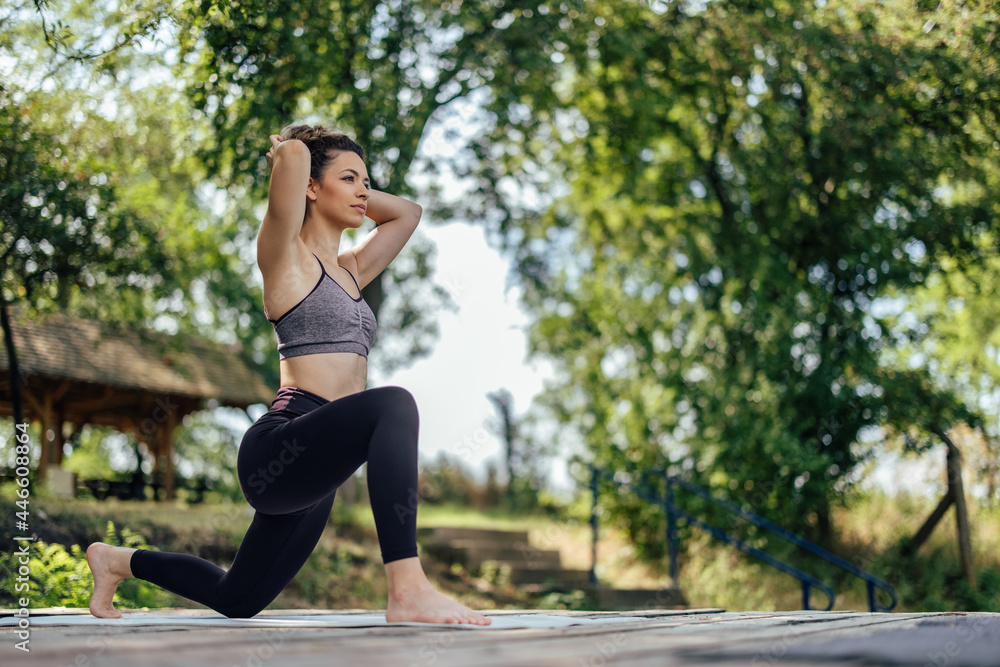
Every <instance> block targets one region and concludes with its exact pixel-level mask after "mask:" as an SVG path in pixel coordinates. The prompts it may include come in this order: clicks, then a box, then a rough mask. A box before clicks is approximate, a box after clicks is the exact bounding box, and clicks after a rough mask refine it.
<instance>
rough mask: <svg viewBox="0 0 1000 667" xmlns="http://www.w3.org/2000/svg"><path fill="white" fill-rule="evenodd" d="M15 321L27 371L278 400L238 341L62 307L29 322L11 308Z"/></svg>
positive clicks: (2, 350) (3, 354) (224, 401)
mask: <svg viewBox="0 0 1000 667" xmlns="http://www.w3.org/2000/svg"><path fill="white" fill-rule="evenodd" d="M10 321H11V330H12V333H13V338H14V345H15V347H16V349H17V355H18V356H17V362H18V369H19V370H20V372H21V374H22V375H27V374H37V375H42V376H46V377H52V378H67V379H72V380H80V381H84V382H93V383H97V384H100V385H111V386H116V387H125V388H134V389H141V390H146V391H153V392H159V393H170V394H177V395H186V396H193V397H201V398H207V399H215V400H217V401H218V402H219V403H220V404H221V405H240V406H246V405H251V404H253V403H265V404H268V403H270V402H271V401H272V400H273V399H274V391H275V390H273V389H271V388H270V387H269V386H268V385H266V384H265V383H264V381H263V379H262V378H261V377H260V375H259V374H258V373H257V372H256V371H255V370H254V369H253V368H251V367H249V366H247V364H246V363H244V361H243V360H242V359H241V358H240V357H239V354H238V347H236V346H230V345H224V344H220V343H215V342H212V341H208V340H206V339H204V338H201V337H199V336H191V335H185V336H172V335H170V334H168V333H164V332H161V331H153V330H148V329H138V328H131V329H124V328H117V327H112V326H109V325H106V324H104V323H101V322H96V321H93V320H85V319H80V318H76V317H71V316H68V315H65V314H62V313H53V314H49V315H44V316H41V317H39V319H37V320H31V321H29V320H26V319H25V318H23V317H19V316H18V311H17V309H11V310H10ZM2 340H3V336H2V332H0V341H2ZM9 369H10V365H9V362H8V358H7V350H6V346H5V345H2V344H0V370H4V371H9Z"/></svg>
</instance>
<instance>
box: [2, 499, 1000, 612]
mask: <svg viewBox="0 0 1000 667" xmlns="http://www.w3.org/2000/svg"><path fill="white" fill-rule="evenodd" d="M583 495H586V494H583ZM0 498H3V501H4V502H5V503H9V502H11V497H10V496H9V490H5V489H0ZM935 502H936V501H935V499H921V498H913V497H900V498H886V497H884V496H881V495H877V494H869V495H863V494H856V495H854V496H852V497H851V499H850V502H849V503H848V504H847V505H846V506H845V507H844V508H841V509H839V510H837V512H836V514H835V517H834V518H835V525H836V526H837V528H838V530H839V533H838V535H837V544H836V545H835V547H834V549H833V551H834V552H835V553H837V554H838V555H840V556H841V557H844V558H846V559H847V560H849V561H852V562H857V563H858V564H859V565H861V566H862V567H863V568H865V569H867V570H869V571H871V572H872V573H873V574H875V575H877V576H880V577H882V578H884V579H886V580H887V581H889V582H890V583H891V584H893V585H894V586H895V587H896V589H897V591H898V593H899V598H900V599H899V606H898V607H897V608H896V611H946V610H965V611H973V610H987V611H1000V607H998V602H997V600H996V596H995V594H994V592H995V591H996V590H997V588H998V586H1000V581H998V579H1000V508H998V507H993V508H985V507H979V506H976V505H972V506H970V520H971V522H972V526H973V548H974V551H975V562H976V567H977V575H978V579H979V582H978V583H979V587H978V590H977V591H973V590H971V589H970V588H969V587H968V585H967V584H966V583H965V582H964V580H963V579H962V577H961V573H960V571H959V568H958V558H957V547H956V546H955V528H954V516H953V512H949V513H948V514H946V515H945V518H944V519H943V520H942V522H941V523H940V524H939V525H938V527H937V529H936V531H935V532H934V534H933V535H932V537H931V539H930V540H929V541H928V543H927V544H925V545H924V546H923V547H922V548H921V550H920V551H919V552H918V553H917V555H916V556H915V557H913V558H911V559H905V558H903V557H901V556H900V555H899V554H898V549H897V546H898V544H899V543H900V541H901V540H902V539H903V538H905V537H907V536H911V535H913V534H914V533H915V532H916V530H917V528H918V527H919V526H920V524H921V523H922V522H923V520H924V519H925V518H926V516H927V515H928V514H929V513H930V511H931V510H932V509H933V506H934V503H935ZM32 512H33V518H34V522H33V524H32V528H33V529H36V528H39V529H41V532H40V536H45V537H42V539H44V540H46V541H47V542H48V543H50V544H51V543H59V544H62V545H63V547H64V549H63V551H64V552H65V554H66V555H65V557H64V556H63V555H62V554H60V553H48V554H47V555H46V556H45V558H40V560H39V563H38V564H37V565H36V567H37V568H39V569H40V570H41V571H44V572H48V571H51V574H50V575H46V576H50V578H51V579H52V582H55V584H52V583H50V584H49V585H48V586H47V588H46V589H45V590H46V596H47V597H46V601H47V602H48V603H52V604H66V605H67V606H80V601H81V600H82V599H83V598H82V597H81V595H82V593H81V591H82V590H84V589H87V586H92V581H89V571H88V570H87V569H86V567H85V563H84V565H83V568H82V569H81V568H80V567H79V566H80V563H79V558H80V557H81V556H82V552H81V551H76V552H74V550H73V545H74V544H76V545H77V546H78V547H80V548H83V549H85V548H86V546H87V545H88V544H89V543H90V542H92V541H96V540H102V541H105V542H107V541H109V539H108V538H106V535H107V529H108V522H109V521H111V522H113V525H114V528H115V533H114V535H115V538H114V539H122V540H124V539H127V538H128V539H131V538H130V537H129V536H138V537H139V539H142V540H144V541H145V542H146V543H147V544H148V545H149V546H150V547H152V548H157V549H160V550H162V551H177V552H182V553H191V554H194V555H197V556H200V557H203V558H207V559H208V560H212V561H213V562H216V563H217V564H219V565H220V566H221V567H223V568H228V567H229V565H230V564H231V560H232V555H233V554H234V553H235V550H236V548H237V546H238V544H239V541H240V540H241V539H242V536H243V534H244V532H245V531H246V528H247V526H249V524H250V520H251V519H252V516H253V510H252V509H250V508H249V507H248V506H247V505H245V504H244V505H239V504H232V505H191V506H189V505H186V504H185V503H183V502H176V503H158V504H157V503H131V502H123V501H117V500H108V501H104V502H97V501H94V500H66V499H58V498H35V499H34V501H33V504H32ZM589 512H590V510H589V499H587V498H583V497H582V496H581V498H580V499H579V500H578V501H577V502H576V503H575V504H574V505H572V506H571V507H569V508H566V509H565V511H564V512H563V514H562V515H561V516H558V517H552V516H548V515H545V514H541V513H540V514H536V515H528V516H516V515H511V514H509V513H506V512H503V511H501V510H499V509H494V510H489V511H483V510H478V509H475V508H473V507H468V506H461V505H454V504H451V505H429V504H426V503H424V504H421V505H420V506H419V508H418V511H417V523H418V527H428V526H461V527H480V528H497V529H504V530H525V531H527V532H528V535H529V541H530V543H531V544H532V545H533V546H535V547H537V548H540V549H558V550H559V552H560V555H561V560H562V564H563V566H564V567H569V568H574V569H588V568H589V567H590V565H591V529H590V526H589V524H588V521H589ZM43 514H44V515H45V516H46V517H48V518H47V519H45V520H43V519H42V518H41V517H42V515H43ZM682 534H684V535H685V540H684V542H683V545H682V546H683V551H682V557H681V559H680V581H679V583H680V587H681V589H682V591H683V592H684V594H685V596H686V597H687V599H688V601H689V604H690V606H691V607H721V608H724V609H727V610H729V611H744V610H761V611H773V610H784V609H800V608H801V587H800V584H799V582H798V581H797V580H795V579H793V578H791V577H789V576H787V575H785V574H783V573H781V572H779V571H777V570H774V569H773V568H770V567H768V566H766V565H764V564H762V563H759V562H758V561H756V560H755V559H753V558H751V557H749V556H746V555H745V554H742V552H739V551H738V550H736V549H735V548H733V547H730V546H728V545H725V544H722V543H719V542H717V541H715V540H714V539H712V538H711V537H710V536H708V535H707V534H704V533H701V532H700V531H685V532H683V533H682ZM599 535H600V540H599V542H598V554H597V556H598V562H597V575H598V578H599V580H600V581H601V582H602V583H603V584H606V585H609V586H613V587H616V588H646V589H653V588H661V587H666V586H669V585H670V583H671V582H670V580H669V577H668V576H667V572H668V563H667V560H666V558H664V559H662V560H660V561H658V562H652V563H649V562H641V561H640V560H639V559H638V558H637V557H636V554H635V550H634V549H633V547H632V546H631V545H630V544H629V541H628V539H627V536H626V534H625V532H624V531H623V530H622V529H621V528H619V527H616V526H612V525H608V524H607V523H602V524H601V526H600V532H599ZM39 553H41V552H39ZM789 553H790V554H791V556H792V557H793V558H794V564H795V565H796V566H799V567H801V568H802V569H804V570H806V571H807V572H809V573H811V574H814V575H815V576H817V577H819V578H820V579H821V580H823V581H827V582H829V583H833V584H834V588H835V590H836V591H837V593H838V598H837V602H836V605H835V607H834V609H836V610H850V609H853V610H867V608H868V605H867V597H866V591H865V587H864V584H863V582H861V581H860V580H858V579H856V578H853V577H850V576H847V575H845V574H843V573H842V572H841V571H839V570H836V569H832V568H829V567H827V566H826V565H825V562H824V561H822V560H820V559H818V558H816V557H814V556H811V555H808V554H803V553H794V550H789ZM74 554H76V558H77V561H78V562H77V563H76V564H74V563H73V562H72V560H73V556H74ZM422 562H423V564H424V569H425V571H427V574H428V577H429V578H430V579H431V580H432V582H434V584H435V586H437V587H438V588H439V589H440V590H442V591H444V592H446V593H447V594H448V595H450V596H451V597H453V598H455V599H458V600H459V601H461V602H462V603H463V604H467V605H469V606H472V607H473V608H477V609H493V608H525V607H532V606H535V607H538V608H586V604H587V603H586V601H585V600H582V599H579V596H578V597H577V598H574V597H573V596H572V595H553V596H548V597H546V598H543V599H535V598H534V597H532V596H529V595H526V594H524V593H523V592H521V591H519V590H518V589H517V587H514V586H510V585H509V584H508V583H506V581H505V579H504V573H503V572H502V570H497V569H496V568H489V567H484V568H483V570H482V571H473V572H469V571H466V570H464V569H463V568H461V567H458V566H449V565H448V564H443V563H437V562H435V561H433V560H432V559H428V558H423V559H422ZM2 564H3V563H2V562H0V565H2ZM8 567H9V564H8ZM7 571H8V572H9V569H8V570H7ZM3 572H4V571H3V570H2V569H0V578H2V575H3ZM33 576H34V570H33ZM60 587H63V588H65V589H66V592H65V595H64V600H63V602H61V603H60V602H54V601H55V600H57V599H58V597H59V590H60ZM121 592H122V594H123V595H122V599H121V600H120V601H119V600H116V605H117V606H119V607H122V608H128V607H132V606H142V605H148V604H150V600H154V599H155V600H156V602H155V604H158V605H163V606H176V607H192V608H200V606H199V605H197V604H195V603H192V602H189V601H187V600H185V599H183V598H180V597H178V596H175V595H172V594H169V593H166V592H162V591H161V593H162V596H160V597H157V595H159V594H154V593H152V592H150V591H149V590H146V589H144V588H141V587H140V588H135V587H132V588H129V587H126V586H123V588H122V591H121ZM386 594H387V590H386V582H385V574H384V568H383V566H382V563H381V557H380V551H379V545H378V539H377V533H376V531H375V523H374V519H373V518H372V515H371V510H370V508H369V507H368V505H367V503H366V502H364V499H362V501H361V502H358V503H356V504H353V505H352V504H348V503H345V502H342V501H341V500H339V499H338V501H337V502H335V503H334V511H333V512H332V514H331V517H330V520H329V522H328V526H327V530H326V532H325V533H324V535H323V538H322V539H321V541H320V544H319V545H318V546H317V548H316V550H315V551H314V553H313V555H312V556H311V557H310V559H309V561H308V562H307V563H306V565H305V567H303V569H302V570H301V571H300V572H299V574H298V575H297V576H296V577H295V579H294V580H293V582H292V583H291V584H290V585H289V586H288V588H287V589H286V590H285V591H284V592H283V593H282V594H281V595H280V596H279V598H278V599H277V600H275V601H274V602H273V603H272V605H271V606H272V607H274V608H331V609H348V608H350V609H384V608H385V603H386ZM825 603H826V600H825V597H824V596H823V595H822V593H820V592H818V591H816V592H815V593H814V596H813V605H814V606H819V607H822V606H825ZM4 604H8V601H6V600H5V601H4Z"/></svg>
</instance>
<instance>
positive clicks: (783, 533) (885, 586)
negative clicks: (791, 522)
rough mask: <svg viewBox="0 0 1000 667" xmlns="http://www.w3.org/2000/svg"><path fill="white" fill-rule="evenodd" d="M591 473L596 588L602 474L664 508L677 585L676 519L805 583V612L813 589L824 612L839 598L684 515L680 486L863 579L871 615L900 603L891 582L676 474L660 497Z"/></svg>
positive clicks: (785, 565) (593, 469)
mask: <svg viewBox="0 0 1000 667" xmlns="http://www.w3.org/2000/svg"><path fill="white" fill-rule="evenodd" d="M590 470H591V481H590V489H591V494H592V498H593V505H592V507H591V513H590V526H591V530H592V533H593V542H592V545H591V567H590V583H591V584H595V585H596V584H597V575H596V573H595V568H596V566H597V497H598V492H599V491H598V479H599V476H600V475H603V476H605V477H606V478H609V479H610V480H611V481H613V482H614V483H616V484H618V486H619V487H625V488H627V489H628V490H629V491H630V492H631V493H632V494H633V495H635V496H636V497H639V498H642V499H644V500H647V501H649V502H652V503H655V504H657V505H662V507H663V509H664V511H665V512H666V514H667V545H668V549H669V552H670V578H671V580H672V581H673V582H674V583H675V584H676V582H677V551H678V548H677V519H678V518H681V519H684V520H685V521H687V522H688V523H689V524H691V525H694V526H697V527H698V528H701V529H702V530H704V531H706V532H708V533H709V534H711V535H712V536H713V537H715V538H717V539H719V540H722V541H723V542H726V543H728V544H732V545H733V546H735V547H736V548H738V549H740V550H741V551H744V552H746V553H748V554H750V555H751V556H754V557H755V558H758V559H760V560H762V561H763V562H765V563H767V564H768V565H770V566H772V567H774V568H777V569H778V570H781V571H782V572H784V573H785V574H788V575H790V576H793V577H795V578H796V579H798V580H799V581H800V582H802V608H803V609H812V608H811V607H810V606H809V598H810V592H811V589H813V588H816V589H819V590H820V591H822V592H823V593H824V594H825V595H826V597H827V606H826V608H825V609H822V610H821V611H829V610H830V609H833V603H834V600H835V598H836V594H835V593H834V591H833V588H831V587H830V586H828V585H827V584H825V583H823V582H822V581H820V580H819V579H817V578H816V577H813V576H812V575H810V574H807V573H805V572H803V571H802V570H799V569H798V568H796V567H793V566H792V565H789V564H788V563H786V562H784V561H782V560H780V559H778V558H775V557H774V556H771V555H770V554H768V553H765V552H763V551H761V550H760V549H757V548H755V547H752V546H750V545H749V544H747V543H746V542H744V541H743V540H741V539H739V538H737V537H735V536H733V535H730V534H729V533H727V532H725V531H724V530H722V529H721V528H719V527H717V526H713V525H712V524H710V523H706V522H705V521H702V520H701V519H699V518H697V517H696V516H694V515H692V514H690V513H688V512H685V511H684V510H682V509H680V508H679V507H677V505H676V503H675V502H674V488H675V487H681V488H683V489H685V490H687V491H690V492H691V493H694V494H695V495H697V496H699V497H701V498H703V499H705V500H707V501H709V502H711V503H714V504H715V505H717V506H719V507H721V508H723V509H724V510H726V511H727V512H730V513H731V514H735V515H736V516H738V517H740V518H742V519H745V520H747V521H749V522H751V523H753V524H754V525H756V526H759V527H761V528H764V529H765V530H768V531H770V532H772V533H774V534H775V535H777V536H778V537H781V538H782V539H784V540H787V541H789V542H791V543H792V544H794V545H796V546H798V547H802V548H803V549H806V550H807V551H810V552H811V553H813V554H815V555H817V556H819V557H820V558H823V559H825V560H827V561H829V562H830V563H833V564H834V565H836V566H837V567H839V568H841V569H843V570H845V571H847V572H849V573H850V574H852V575H854V576H856V577H859V578H860V579H863V580H864V581H865V584H866V586H867V590H868V607H869V609H870V610H871V611H872V612H876V611H891V610H892V609H893V608H895V606H896V603H897V599H896V590H895V589H894V588H893V587H892V586H891V585H890V584H889V583H887V582H885V581H883V580H882V579H879V578H878V577H876V576H875V575H873V574H871V573H869V572H866V571H864V570H862V569H861V568H859V567H857V566H856V565H854V564H853V563H850V562H848V561H846V560H844V559H843V558H841V557H840V556H837V555H836V554H833V553H831V552H829V551H827V550H826V549H824V548H823V547H821V546H819V545H817V544H814V543H813V542H810V541H809V540H806V539H803V538H802V537H799V536H798V535H796V534H795V533H793V532H791V531H789V530H787V529H785V528H782V527H781V526H779V525H777V524H776V523H773V522H772V521H768V520H767V519H765V518H764V517H762V516H760V515H758V514H755V513H753V512H751V511H749V510H747V509H744V508H743V507H740V506H739V505H737V504H736V503H733V502H730V501H728V500H723V499H721V498H716V497H715V496H713V495H712V493H711V492H710V491H709V490H708V489H706V488H704V487H702V486H699V485H697V484H694V483H693V482H689V481H687V480H684V479H681V478H680V477H678V476H676V475H668V474H666V473H665V472H664V473H663V477H664V479H665V481H666V488H665V491H664V492H663V493H662V495H660V496H659V497H657V496H656V494H655V493H652V494H651V493H646V492H644V491H643V490H639V489H636V488H635V485H633V484H631V483H630V482H627V481H622V480H619V479H616V478H615V473H613V472H611V471H608V470H604V469H602V468H598V467H597V466H595V465H593V464H591V466H590ZM643 487H644V488H648V487H646V485H643ZM876 588H881V589H882V590H884V591H886V592H887V593H889V596H890V597H891V599H892V603H891V604H890V605H889V606H887V607H884V606H882V605H879V604H878V601H877V600H876V599H875V589H876Z"/></svg>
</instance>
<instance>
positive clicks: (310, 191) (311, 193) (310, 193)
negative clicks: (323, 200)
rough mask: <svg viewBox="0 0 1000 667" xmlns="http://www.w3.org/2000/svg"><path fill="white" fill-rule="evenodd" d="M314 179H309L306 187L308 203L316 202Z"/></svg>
mask: <svg viewBox="0 0 1000 667" xmlns="http://www.w3.org/2000/svg"><path fill="white" fill-rule="evenodd" d="M316 186H317V183H316V179H314V178H313V177H312V176H310V177H309V184H308V185H306V198H307V199H309V200H310V201H316V196H317V195H316Z"/></svg>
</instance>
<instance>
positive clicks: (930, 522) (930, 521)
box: [903, 486, 954, 556]
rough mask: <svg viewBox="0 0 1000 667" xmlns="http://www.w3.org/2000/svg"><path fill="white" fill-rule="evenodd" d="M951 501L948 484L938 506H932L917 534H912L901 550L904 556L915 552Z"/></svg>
mask: <svg viewBox="0 0 1000 667" xmlns="http://www.w3.org/2000/svg"><path fill="white" fill-rule="evenodd" d="M953 501H954V498H952V495H951V487H950V486H949V487H948V491H947V492H946V493H945V494H944V498H942V499H941V502H939V503H938V506H937V507H935V508H934V511H933V512H931V515H930V516H929V517H927V521H924V525H922V526H920V530H918V531H917V534H916V535H914V536H913V539H912V540H910V543H909V544H908V545H906V548H905V549H904V550H903V555H904V556H909V555H910V554H914V553H916V552H917V549H919V548H920V547H921V546H923V544H924V542H926V541H927V538H928V537H930V536H931V533H933V532H934V528H935V527H936V526H937V525H938V521H940V520H941V517H943V516H944V513H945V512H947V511H948V508H949V507H951V503H952V502H953Z"/></svg>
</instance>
